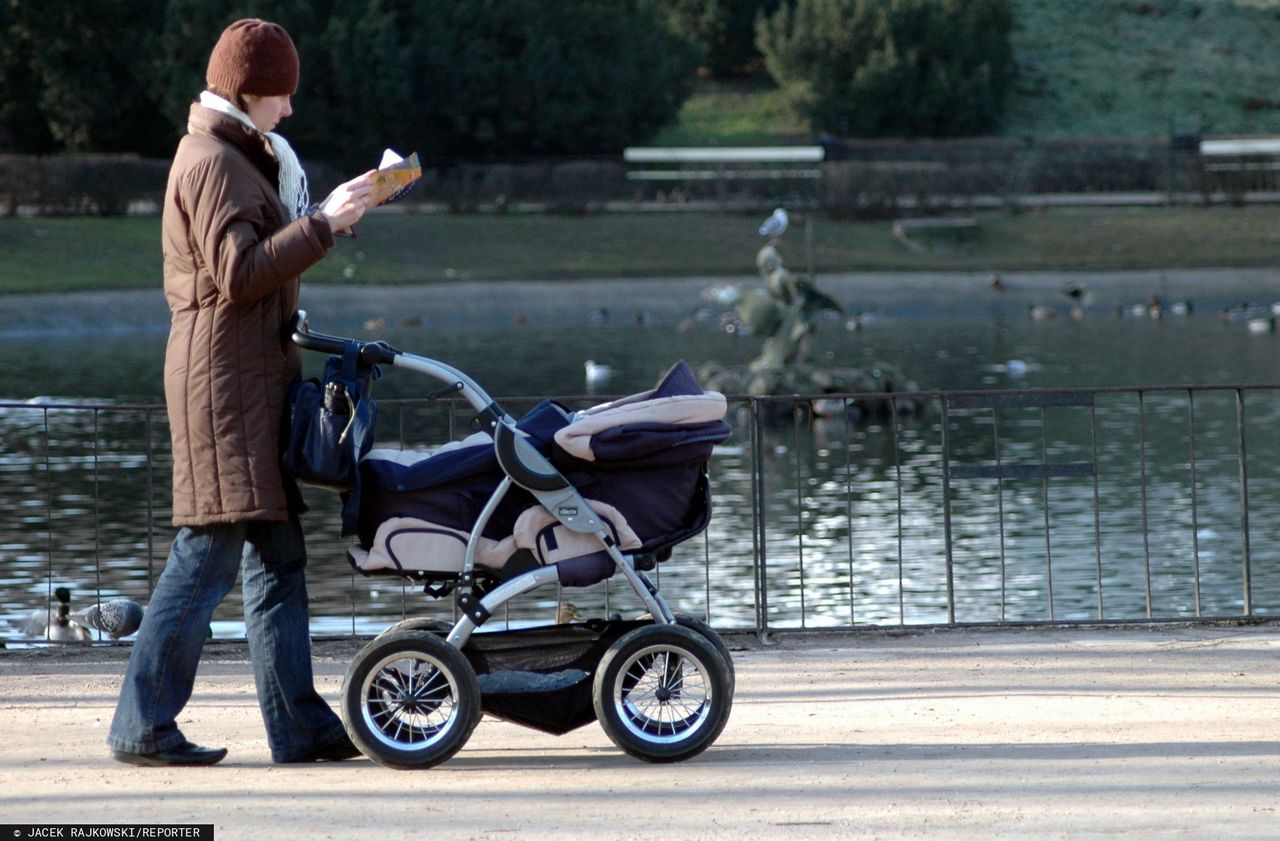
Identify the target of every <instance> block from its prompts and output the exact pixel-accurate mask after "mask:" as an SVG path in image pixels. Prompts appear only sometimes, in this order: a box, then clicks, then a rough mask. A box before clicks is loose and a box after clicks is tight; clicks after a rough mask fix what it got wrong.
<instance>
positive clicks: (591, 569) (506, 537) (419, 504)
mask: <svg viewBox="0 0 1280 841" xmlns="http://www.w3.org/2000/svg"><path fill="white" fill-rule="evenodd" d="M724 414H725V399H724V397H723V395H720V394H718V393H716V392H704V391H703V390H702V388H701V387H700V386H699V385H698V383H697V380H696V379H695V378H694V376H693V374H692V372H691V371H690V370H689V368H688V366H687V365H685V364H684V363H683V362H680V363H678V364H676V365H675V366H674V367H673V368H672V369H671V370H670V371H669V372H668V373H667V374H666V375H665V376H664V377H663V378H662V380H661V381H660V382H659V383H658V385H657V386H656V387H655V388H653V389H652V390H650V391H646V392H642V393H640V394H635V395H632V396H630V397H626V398H623V399H621V400H617V401H614V402H611V403H606V404H603V405H600V406H595V407H593V408H591V409H587V410H585V411H583V412H578V413H573V414H570V413H568V412H566V411H565V410H564V409H563V408H562V407H561V406H559V405H558V404H556V403H553V402H551V401H543V402H542V403H540V404H538V405H537V406H536V407H534V408H533V409H532V410H530V411H529V412H528V413H527V414H526V415H525V416H524V417H522V418H520V420H519V421H518V422H517V428H518V429H519V430H520V431H521V433H522V434H524V435H526V436H527V438H528V439H529V441H530V442H531V443H533V444H534V446H535V447H537V448H538V450H539V451H540V452H542V453H543V455H546V456H548V457H549V458H550V459H551V461H552V463H553V464H554V465H555V466H556V467H557V469H559V470H560V472H561V473H563V474H564V475H565V476H566V478H568V479H569V481H571V482H572V483H573V484H574V485H575V486H576V487H577V488H578V490H579V491H580V492H581V493H582V495H583V496H584V497H585V498H586V499H587V501H588V502H589V503H590V504H591V506H592V508H594V509H595V510H596V512H597V513H598V514H600V515H601V516H602V517H603V519H604V520H605V521H606V522H607V523H608V525H609V527H610V529H611V531H612V534H613V538H614V539H615V540H616V541H617V543H618V545H619V547H620V548H621V549H622V551H623V552H625V553H639V554H653V555H661V554H662V553H664V552H665V551H666V550H668V549H669V547H671V546H674V545H675V544H677V543H679V542H681V541H682V540H685V539H687V538H689V537H691V536H693V535H695V534H697V533H698V532H700V531H702V530H703V529H704V528H706V525H707V522H708V521H709V519H710V514H711V512H710V490H709V487H708V484H707V462H708V460H709V458H710V456H711V450H712V447H713V446H714V445H715V444H717V443H719V442H721V441H724V440H725V439H726V438H727V437H728V436H729V426H728V424H726V423H725V422H724ZM360 470H361V482H362V496H361V502H360V517H359V526H358V531H357V536H358V540H359V546H358V547H353V548H352V549H351V551H350V559H351V562H352V564H353V566H355V568H356V569H357V570H359V571H361V572H363V573H366V574H392V575H402V576H409V577H413V578H418V579H422V580H449V579H451V578H455V577H456V576H457V575H458V574H459V573H460V572H461V571H462V565H463V559H464V556H465V552H466V545H467V541H468V540H469V539H470V536H471V532H472V530H473V527H474V525H475V523H476V522H477V521H478V519H479V517H480V514H481V511H482V509H483V508H484V506H485V504H486V503H487V502H488V501H489V499H490V497H491V496H492V494H493V492H494V490H495V489H496V488H497V486H498V484H499V483H500V482H501V481H502V478H503V475H504V474H503V473H502V470H501V468H500V467H499V466H498V462H497V458H496V456H495V455H494V451H493V439H492V438H491V437H490V436H489V435H488V433H484V432H480V433H476V434H475V435H472V436H470V437H469V438H467V439H465V440H463V441H460V442H456V443H453V444H449V445H446V446H445V447H442V448H440V449H438V450H435V451H432V452H429V453H423V452H408V451H393V450H382V449H374V450H373V451H371V452H370V453H369V454H368V455H367V456H366V457H365V458H364V459H363V460H362V461H361V464H360ZM534 564H556V566H557V571H558V573H559V576H560V580H561V583H563V584H565V585H567V586H586V585H589V584H594V583H596V582H597V581H601V580H603V579H604V578H607V577H609V575H611V574H612V573H613V571H614V569H613V562H612V560H610V559H609V556H608V555H607V553H605V552H604V551H602V548H601V547H600V544H599V541H598V540H597V539H596V538H595V537H594V536H592V535H583V534H579V533H576V532H571V531H570V530H568V529H566V528H565V527H564V526H562V525H561V524H560V523H559V522H558V521H556V520H555V518H554V517H553V516H552V515H551V514H550V512H548V511H547V510H546V509H545V508H543V507H542V506H541V505H539V504H538V503H537V501H536V500H535V499H534V498H533V497H532V496H531V495H530V494H528V493H527V492H525V491H523V490H521V489H519V488H516V487H512V489H511V490H509V491H508V492H507V494H506V496H505V497H504V498H503V499H502V501H501V502H500V503H499V505H498V507H497V509H496V510H495V511H494V514H493V516H492V517H490V519H489V521H488V522H487V523H486V525H485V529H484V532H483V533H482V534H481V535H480V538H479V540H478V543H477V551H476V565H477V568H478V571H480V572H488V573H490V574H492V575H494V576H495V577H497V578H505V577H507V576H508V575H510V574H514V573H518V572H523V571H525V570H527V569H529V568H531V566H532V565H534Z"/></svg>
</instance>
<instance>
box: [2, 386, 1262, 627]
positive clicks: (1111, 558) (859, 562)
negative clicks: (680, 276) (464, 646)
mask: <svg viewBox="0 0 1280 841" xmlns="http://www.w3.org/2000/svg"><path fill="white" fill-rule="evenodd" d="M521 402H522V401H506V403H507V404H508V405H510V406H512V407H514V408H516V409H518V408H519V405H520V403H521ZM528 402H529V403H532V401H528ZM562 402H564V403H566V404H567V405H570V406H577V405H585V404H586V402H589V401H586V400H585V399H577V398H566V399H564V400H563V401H562ZM467 411H468V410H466V409H465V408H463V407H462V406H460V405H457V404H450V403H449V402H448V401H441V402H435V403H426V402H424V401H413V400H404V401H390V400H388V401H383V402H382V406H381V416H380V420H379V439H380V445H382V446H387V445H389V446H403V447H419V446H424V445H432V444H439V443H441V442H443V441H446V440H452V439H455V438H458V437H461V436H462V435H463V434H465V432H466V431H468V428H469V424H470V417H469V414H466V412H467ZM728 419H729V421H730V423H731V425H732V426H733V428H734V436H733V437H732V438H731V439H730V441H729V442H728V443H727V444H726V445H725V446H723V447H720V448H718V449H717V452H716V453H715V455H714V456H713V458H712V463H711V473H712V482H713V496H714V499H715V513H714V516H713V519H712V524H711V527H710V528H709V529H708V530H707V531H706V532H705V533H704V534H703V535H701V536H699V537H698V538H695V539H693V540H690V541H687V542H686V543H684V544H682V545H681V546H679V547H677V548H676V551H675V553H674V555H673V557H672V559H671V560H670V561H667V562H666V563H664V564H663V565H662V566H661V567H660V568H659V571H658V573H657V576H658V582H659V584H660V586H661V587H662V589H663V592H664V593H665V594H666V595H667V597H668V599H669V600H670V601H671V602H672V603H673V605H674V606H675V607H676V608H677V609H678V610H682V611H685V612H689V613H693V614H695V615H701V616H703V617H704V618H705V619H707V620H708V621H709V622H711V623H712V624H714V625H715V626H716V627H719V628H724V629H748V630H755V631H757V632H767V631H769V630H772V629H783V628H796V629H810V628H848V627H854V626H931V625H967V624H1014V623H1016V624H1042V623H1101V622H1105V623H1112V622H1127V621H1164V620H1179V621H1182V620H1188V619H1254V618H1265V617H1269V616H1277V615H1280V559H1277V557H1276V555H1277V552H1276V550H1274V549H1273V548H1272V547H1275V546H1280V534H1276V533H1274V532H1276V531H1278V530H1280V470H1277V469H1276V467H1275V465H1274V463H1273V462H1274V454H1275V453H1277V452H1280V385H1243V384H1242V385H1220V386H1182V385H1177V386H1146V387H1138V388H1105V389H1071V390H1032V389H1027V390H1001V391H963V392H940V391H938V392H919V393H911V394H906V393H903V394H894V395H883V394H849V395H814V396H804V397H785V398H784V397H763V398H751V397H735V398H732V399H731V400H730V413H729V418H728ZM0 443H3V447H2V448H0V505H3V507H4V510H6V511H8V512H9V513H10V516H9V517H7V518H6V519H5V520H4V522H3V524H0V561H3V563H2V564H0V568H3V569H4V570H5V572H4V575H3V577H0V610H3V612H4V614H5V615H7V616H8V618H9V621H10V624H14V623H16V622H17V620H19V619H20V618H21V616H22V615H23V614H24V613H25V612H28V611H29V610H30V609H32V608H35V609H37V610H39V609H43V608H44V607H45V606H46V605H47V604H48V602H49V601H50V599H51V598H52V594H53V591H54V588H55V587H58V586H63V585H67V586H71V587H72V589H73V591H75V592H76V598H77V600H78V601H79V602H83V603H89V601H90V600H91V599H92V600H106V599H109V598H114V597H127V598H133V599H135V600H138V601H140V602H143V603H145V602H146V600H147V596H148V594H149V593H150V592H151V589H152V588H153V587H154V584H155V579H156V577H157V575H158V573H159V570H160V569H161V568H162V567H163V561H164V556H165V553H166V552H167V546H168V541H169V539H170V537H171V535H172V529H171V528H170V527H169V525H168V520H169V453H168V446H169V445H168V430H167V420H166V418H165V413H164V409H163V407H161V406H125V405H104V404H39V403H36V404H27V403H0ZM308 501H309V502H310V503H311V504H312V505H313V507H314V508H315V511H314V512H313V515H312V516H311V517H309V518H308V524H307V525H308V543H309V554H310V556H311V572H310V576H309V580H310V586H311V589H312V614H313V626H312V630H313V633H314V634H316V635H318V636H333V635H353V636H354V635H363V634H365V633H371V632H373V631H376V630H378V629H380V628H381V627H385V625H387V624H389V623H390V622H391V621H394V620H395V619H397V618H399V617H400V616H403V615H406V614H409V615H418V614H424V615H432V614H433V613H442V614H451V612H452V604H451V600H449V599H442V600H438V601H436V600H430V599H427V598H426V597H424V596H421V595H419V594H418V593H416V591H415V589H414V588H413V587H412V586H411V585H408V584H402V583H401V582H400V580H399V579H388V578H365V577H363V576H358V575H356V574H355V573H354V572H352V571H350V570H349V569H348V568H347V566H346V564H345V561H344V558H345V547H346V545H347V543H346V541H344V540H342V539H340V538H338V537H337V516H336V511H337V499H336V498H335V497H332V496H331V495H328V494H321V493H319V492H310V493H309V494H308ZM622 589H624V588H618V587H611V586H610V584H609V583H608V582H606V583H605V584H602V585H597V587H594V588H586V589H584V590H572V591H565V592H564V593H562V594H557V595H556V599H555V600H556V601H564V600H567V599H572V600H573V601H574V603H575V608H576V609H579V610H582V612H585V613H587V614H589V615H591V614H596V615H599V614H602V613H603V614H608V613H626V611H628V610H630V609H632V608H633V606H632V605H629V604H628V602H627V598H626V594H625V593H622V592H621V590H622ZM236 598H238V597H236V596H233V597H232V598H230V599H228V603H227V604H226V605H224V607H223V608H220V611H219V614H218V615H217V616H215V628H214V631H215V633H216V635H218V636H231V637H235V636H240V635H242V633H243V628H242V625H238V624H237V623H238V621H239V617H238V614H237V607H238V605H237V603H236ZM549 608H550V604H549V603H548V601H547V599H546V598H545V597H544V598H543V600H542V601H532V602H531V603H530V604H529V605H527V607H520V606H517V607H515V608H513V609H512V612H509V615H508V616H507V617H505V618H506V620H507V621H512V622H532V621H535V620H537V619H538V618H539V617H542V618H544V619H545V618H547V617H546V616H545V614H546V613H547V611H548V610H549ZM19 636H20V635H19ZM10 638H11V639H17V637H13V636H12V635H11V637H10Z"/></svg>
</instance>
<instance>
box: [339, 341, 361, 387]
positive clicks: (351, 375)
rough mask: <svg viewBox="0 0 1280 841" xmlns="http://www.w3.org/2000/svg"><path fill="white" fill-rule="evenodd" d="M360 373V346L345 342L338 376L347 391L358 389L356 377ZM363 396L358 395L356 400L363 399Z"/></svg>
mask: <svg viewBox="0 0 1280 841" xmlns="http://www.w3.org/2000/svg"><path fill="white" fill-rule="evenodd" d="M359 373H360V345H358V344H357V343H355V342H347V343H346V345H345V346H343V348H342V369H341V372H340V376H341V377H342V382H343V384H344V385H346V387H347V390H348V391H350V390H351V389H354V388H358V383H357V381H356V377H357V376H358V375H359ZM363 397H364V395H363V394H358V395H357V398H358V399H359V398H363Z"/></svg>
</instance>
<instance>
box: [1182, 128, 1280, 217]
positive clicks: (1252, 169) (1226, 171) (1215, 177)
mask: <svg viewBox="0 0 1280 841" xmlns="http://www.w3.org/2000/svg"><path fill="white" fill-rule="evenodd" d="M1199 152H1200V168H1201V172H1202V176H1203V177H1202V180H1201V191H1202V192H1203V193H1204V195H1205V197H1206V199H1208V197H1209V196H1211V195H1212V194H1213V193H1215V192H1218V191H1221V192H1224V193H1226V194H1227V195H1228V196H1229V197H1230V198H1231V199H1233V200H1235V201H1243V199H1244V195H1245V193H1251V192H1274V191H1276V190H1278V189H1280V177H1278V176H1277V173H1278V172H1280V137H1223V138H1206V139H1202V140H1201V141H1200V148H1199Z"/></svg>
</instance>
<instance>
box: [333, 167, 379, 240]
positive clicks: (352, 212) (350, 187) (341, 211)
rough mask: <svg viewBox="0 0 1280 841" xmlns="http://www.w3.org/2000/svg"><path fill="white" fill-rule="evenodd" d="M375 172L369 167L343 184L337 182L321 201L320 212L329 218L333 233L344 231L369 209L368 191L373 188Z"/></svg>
mask: <svg viewBox="0 0 1280 841" xmlns="http://www.w3.org/2000/svg"><path fill="white" fill-rule="evenodd" d="M376 172H377V170H374V169H371V170H369V171H368V172H366V173H365V174H364V175H361V176H359V177H357V178H352V179H351V180H350V181H348V182H346V183H345V184H339V185H338V186H337V188H335V189H334V191H333V192H332V193H330V194H329V195H328V197H327V198H326V199H325V200H324V201H323V202H322V203H321V205H320V212H321V213H323V214H324V216H325V218H326V219H328V220H329V227H330V228H331V229H333V232H334V233H335V234H336V233H339V232H342V231H346V230H348V229H349V228H350V227H351V226H352V225H354V224H355V223H356V222H359V221H360V217H361V216H364V212H365V211H366V210H368V209H369V191H370V190H371V189H372V188H373V176H374V173H376Z"/></svg>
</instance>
